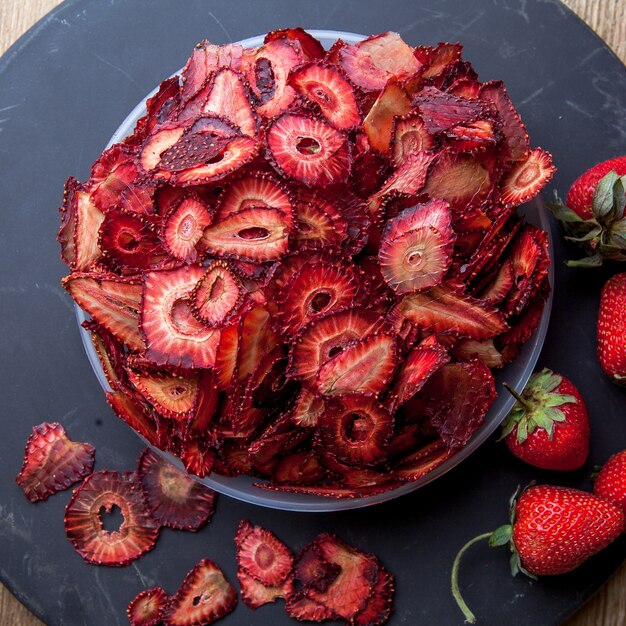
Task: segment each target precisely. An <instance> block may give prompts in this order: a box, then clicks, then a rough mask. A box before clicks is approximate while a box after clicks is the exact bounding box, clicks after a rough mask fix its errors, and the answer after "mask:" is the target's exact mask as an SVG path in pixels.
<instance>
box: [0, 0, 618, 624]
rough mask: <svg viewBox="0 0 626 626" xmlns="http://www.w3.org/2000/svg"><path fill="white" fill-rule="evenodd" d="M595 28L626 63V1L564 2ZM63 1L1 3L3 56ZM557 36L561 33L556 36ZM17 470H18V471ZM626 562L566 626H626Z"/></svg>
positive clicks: (9, 611) (20, 620) (6, 614)
mask: <svg viewBox="0 0 626 626" xmlns="http://www.w3.org/2000/svg"><path fill="white" fill-rule="evenodd" d="M563 1H564V3H565V4H566V5H567V6H568V7H570V8H571V9H572V10H573V11H574V12H575V13H577V14H578V15H579V16H580V17H581V18H582V19H583V20H584V21H585V22H587V24H589V26H591V28H593V29H594V30H595V31H596V32H597V33H598V34H599V35H600V37H602V38H603V39H604V41H606V43H607V44H608V45H609V46H610V47H611V48H612V49H613V50H614V51H615V53H616V54H617V56H618V57H619V58H620V59H621V60H622V61H623V62H625V63H626V0H563ZM57 4H60V0H1V1H0V55H2V54H3V53H4V51H5V50H6V49H7V48H8V47H9V46H10V45H11V44H12V43H13V42H14V41H15V40H16V39H17V38H18V37H20V36H21V35H22V34H23V33H24V32H25V31H26V30H28V29H29V28H30V27H31V26H32V25H33V24H34V23H35V22H37V21H38V20H39V19H41V18H42V17H43V16H44V15H45V14H46V13H48V12H49V11H50V10H52V9H53V8H54V7H55V6H57ZM555 36H558V33H555ZM16 471H17V470H16ZM625 588H626V563H624V564H623V565H622V566H621V567H620V569H619V570H618V571H617V572H616V573H615V575H614V576H613V577H612V578H611V579H610V580H609V581H608V583H607V584H606V585H605V586H604V587H603V588H602V589H601V590H600V591H599V592H598V593H597V594H596V595H595V596H594V597H593V598H592V599H591V600H590V601H589V602H588V603H587V604H586V605H585V606H583V607H582V608H581V609H580V611H578V613H577V614H576V615H575V616H574V617H572V618H571V619H570V620H568V621H567V623H566V624H564V625H563V626H624V624H626V593H624V589H625ZM41 624H42V622H40V621H39V620H38V619H37V618H36V617H34V616H33V615H32V614H31V613H30V611H28V609H26V608H25V607H24V606H23V605H22V604H20V603H19V602H18V601H17V600H16V599H15V598H14V597H13V596H12V595H11V593H10V592H9V591H8V590H7V589H6V588H5V587H4V586H2V584H0V626H41Z"/></svg>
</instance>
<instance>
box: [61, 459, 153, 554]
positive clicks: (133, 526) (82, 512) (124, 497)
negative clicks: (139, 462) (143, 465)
mask: <svg viewBox="0 0 626 626" xmlns="http://www.w3.org/2000/svg"><path fill="white" fill-rule="evenodd" d="M114 506H115V507H118V508H119V509H120V510H121V512H122V515H123V517H124V521H123V522H122V525H121V526H120V528H119V530H116V531H112V532H109V531H107V530H105V529H104V528H103V526H102V517H101V516H102V513H103V511H105V512H107V513H110V512H111V511H112V510H113V507H114ZM65 530H66V533H67V538H68V539H69V540H70V542H71V543H72V544H73V546H74V549H75V550H76V552H78V553H79V554H80V555H81V556H82V557H83V559H84V560H85V561H87V562H88V563H95V564H96V565H116V566H123V565H128V564H129V563H130V562H131V561H134V560H135V559H137V558H139V557H140V556H141V555H142V554H144V553H145V552H147V551H148V550H151V549H152V548H153V547H154V544H155V542H156V539H157V536H158V533H159V531H158V526H157V525H156V524H155V522H154V520H153V519H152V517H150V513H149V512H148V510H147V509H146V506H145V503H144V500H143V495H142V493H141V488H140V487H139V485H138V484H137V482H136V477H135V473H134V472H124V473H122V474H120V473H118V472H109V471H100V472H95V473H93V474H91V475H90V476H88V477H87V478H86V479H85V482H83V483H82V485H80V487H78V488H77V489H76V490H75V491H74V494H73V495H72V499H71V500H70V501H69V504H68V505H67V508H66V509H65Z"/></svg>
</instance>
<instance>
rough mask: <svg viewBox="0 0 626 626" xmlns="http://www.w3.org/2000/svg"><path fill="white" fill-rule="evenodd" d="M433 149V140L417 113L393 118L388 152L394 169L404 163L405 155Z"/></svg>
mask: <svg viewBox="0 0 626 626" xmlns="http://www.w3.org/2000/svg"><path fill="white" fill-rule="evenodd" d="M434 147H435V139H434V137H433V135H431V133H430V132H429V131H428V129H427V128H426V124H425V123H424V120H423V119H422V116H421V115H420V114H419V113H418V112H417V111H414V112H412V113H407V114H406V115H401V116H396V117H394V118H393V121H392V123H391V144H390V151H391V157H392V159H393V164H394V165H395V166H396V167H399V166H400V165H402V163H404V162H405V161H406V158H407V155H409V154H415V153H417V152H420V151H422V150H423V151H428V150H432V149H433V148H434Z"/></svg>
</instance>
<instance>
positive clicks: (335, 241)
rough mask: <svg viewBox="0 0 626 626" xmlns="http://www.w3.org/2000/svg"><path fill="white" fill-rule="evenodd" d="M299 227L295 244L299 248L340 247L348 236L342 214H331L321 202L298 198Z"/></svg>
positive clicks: (297, 216) (297, 215)
mask: <svg viewBox="0 0 626 626" xmlns="http://www.w3.org/2000/svg"><path fill="white" fill-rule="evenodd" d="M296 222H297V229H296V232H295V233H294V244H295V246H297V248H298V249H300V250H302V249H307V248H308V249H320V248H339V247H340V246H341V244H342V242H343V241H345V239H346V236H347V224H346V223H345V221H344V220H343V218H342V217H341V215H340V214H338V213H334V212H333V214H329V213H327V212H326V211H325V210H324V209H323V208H322V205H321V204H320V203H319V202H314V201H307V200H306V199H304V198H298V200H297V201H296Z"/></svg>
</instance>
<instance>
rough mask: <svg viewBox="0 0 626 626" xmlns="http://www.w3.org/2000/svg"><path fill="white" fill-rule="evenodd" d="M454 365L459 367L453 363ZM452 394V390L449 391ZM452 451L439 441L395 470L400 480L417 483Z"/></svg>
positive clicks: (400, 463) (395, 475) (403, 460)
mask: <svg viewBox="0 0 626 626" xmlns="http://www.w3.org/2000/svg"><path fill="white" fill-rule="evenodd" d="M452 365H458V363H453V364H452ZM449 391H450V392H452V390H449ZM450 455H451V451H450V450H448V449H446V446H445V444H444V442H443V441H442V440H441V439H437V440H435V441H433V442H431V443H428V444H426V445H425V446H423V447H421V448H418V449H417V450H415V451H414V452H411V453H410V454H409V455H407V456H405V457H404V458H402V459H400V460H399V461H398V462H397V464H396V467H395V468H394V470H393V475H394V477H396V478H397V479H398V480H401V481H405V482H415V481H416V480H419V479H420V478H423V477H424V476H426V474H428V473H429V472H432V471H433V470H434V469H435V468H436V467H438V466H439V465H441V464H442V463H443V462H444V461H445V460H447V459H448V458H450Z"/></svg>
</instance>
